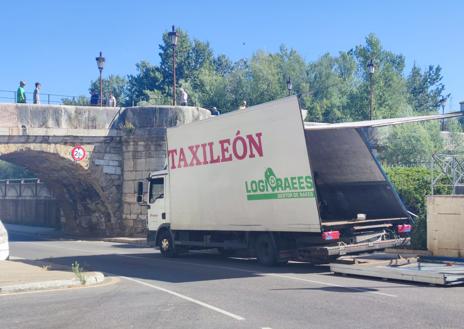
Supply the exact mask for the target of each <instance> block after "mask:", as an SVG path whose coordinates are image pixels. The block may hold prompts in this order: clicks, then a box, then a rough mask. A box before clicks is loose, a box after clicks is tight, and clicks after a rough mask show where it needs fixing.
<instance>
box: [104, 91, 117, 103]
mask: <svg viewBox="0 0 464 329" xmlns="http://www.w3.org/2000/svg"><path fill="white" fill-rule="evenodd" d="M106 105H108V106H109V107H116V97H114V95H113V93H112V92H111V93H110V96H109V97H108V102H107V104H106Z"/></svg>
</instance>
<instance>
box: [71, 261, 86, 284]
mask: <svg viewBox="0 0 464 329" xmlns="http://www.w3.org/2000/svg"><path fill="white" fill-rule="evenodd" d="M71 270H72V271H73V273H74V275H75V276H76V277H77V278H78V279H79V281H80V282H81V284H82V285H84V284H86V278H85V274H84V268H83V267H82V266H80V265H79V263H78V262H77V261H74V263H72V264H71Z"/></svg>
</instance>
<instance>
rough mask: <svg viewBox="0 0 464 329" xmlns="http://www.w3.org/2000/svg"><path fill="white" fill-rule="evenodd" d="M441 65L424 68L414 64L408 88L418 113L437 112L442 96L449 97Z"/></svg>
mask: <svg viewBox="0 0 464 329" xmlns="http://www.w3.org/2000/svg"><path fill="white" fill-rule="evenodd" d="M442 79H443V76H442V75H441V67H440V66H439V65H438V66H433V65H429V67H428V68H427V69H426V70H424V72H422V70H421V69H420V68H419V67H417V66H416V64H414V66H413V67H412V69H411V72H410V73H409V75H408V78H407V82H406V85H407V88H408V93H409V103H410V104H411V106H412V107H413V108H414V110H415V111H416V112H418V113H424V114H427V113H430V112H435V111H436V110H437V108H438V107H439V104H440V100H441V99H442V98H448V97H449V94H448V95H444V90H445V86H444V85H443V83H442V82H441V81H442Z"/></svg>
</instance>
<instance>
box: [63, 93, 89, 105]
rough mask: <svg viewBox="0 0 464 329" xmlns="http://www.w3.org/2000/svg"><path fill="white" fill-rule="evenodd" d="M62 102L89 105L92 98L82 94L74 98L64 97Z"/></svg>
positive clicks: (64, 103)
mask: <svg viewBox="0 0 464 329" xmlns="http://www.w3.org/2000/svg"><path fill="white" fill-rule="evenodd" d="M61 103H62V104H63V105H74V106H89V105H90V100H89V98H88V97H87V96H84V95H80V96H77V97H73V98H62V99H61Z"/></svg>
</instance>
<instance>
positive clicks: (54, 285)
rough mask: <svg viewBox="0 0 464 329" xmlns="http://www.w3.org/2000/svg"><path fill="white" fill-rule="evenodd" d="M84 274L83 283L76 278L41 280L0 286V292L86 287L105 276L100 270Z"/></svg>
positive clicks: (98, 281) (100, 281)
mask: <svg viewBox="0 0 464 329" xmlns="http://www.w3.org/2000/svg"><path fill="white" fill-rule="evenodd" d="M84 275H85V281H86V282H85V284H82V283H81V281H80V280H79V279H77V278H74V279H70V280H52V281H42V282H29V283H21V284H12V285H6V286H0V294H2V293H13V292H26V291H37V290H48V289H62V288H71V287H86V286H93V285H96V284H99V283H102V282H103V281H104V280H105V276H104V275H103V273H101V272H90V273H86V274H84Z"/></svg>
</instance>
